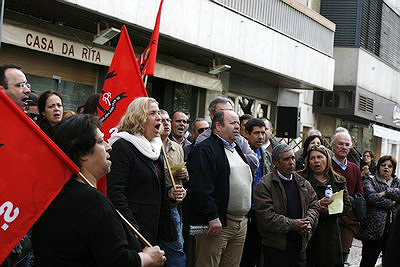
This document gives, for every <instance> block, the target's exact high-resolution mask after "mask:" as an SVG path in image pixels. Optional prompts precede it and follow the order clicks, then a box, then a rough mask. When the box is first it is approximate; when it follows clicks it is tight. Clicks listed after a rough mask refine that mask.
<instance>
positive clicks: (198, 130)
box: [197, 127, 209, 134]
mask: <svg viewBox="0 0 400 267" xmlns="http://www.w3.org/2000/svg"><path fill="white" fill-rule="evenodd" d="M208 128H209V127H205V128H199V129H197V132H198V133H199V134H201V133H203V132H204V131H207V130H208Z"/></svg>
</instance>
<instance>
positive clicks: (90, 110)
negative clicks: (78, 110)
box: [83, 94, 101, 115]
mask: <svg viewBox="0 0 400 267" xmlns="http://www.w3.org/2000/svg"><path fill="white" fill-rule="evenodd" d="M100 96H101V94H94V95H91V96H89V97H88V99H87V100H86V102H85V105H84V106H83V113H86V114H92V115H97V107H98V106H99V99H100Z"/></svg>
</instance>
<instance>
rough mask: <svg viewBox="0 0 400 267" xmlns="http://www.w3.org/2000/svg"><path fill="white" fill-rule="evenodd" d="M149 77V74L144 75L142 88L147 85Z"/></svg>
mask: <svg viewBox="0 0 400 267" xmlns="http://www.w3.org/2000/svg"><path fill="white" fill-rule="evenodd" d="M148 77H149V75H146V76H144V88H146V86H147V78H148Z"/></svg>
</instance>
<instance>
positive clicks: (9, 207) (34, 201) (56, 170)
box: [0, 90, 79, 263]
mask: <svg viewBox="0 0 400 267" xmlns="http://www.w3.org/2000/svg"><path fill="white" fill-rule="evenodd" d="M0 110H1V112H0V121H1V123H0V162H1V169H0V173H1V178H0V244H1V245H0V263H1V262H3V261H4V259H5V258H6V257H7V255H8V254H9V253H10V252H11V250H12V249H13V248H14V247H15V246H16V244H17V243H18V242H19V241H20V240H21V239H22V237H23V236H24V235H25V234H26V233H27V232H28V230H29V229H30V228H31V226H32V225H33V223H34V222H35V221H36V220H37V219H38V218H39V216H40V215H41V214H42V213H43V211H44V210H45V209H46V208H47V206H48V205H49V204H50V203H51V201H53V199H54V198H55V197H56V195H57V194H58V193H59V192H60V190H61V189H62V187H63V186H64V184H65V183H66V182H67V181H68V180H69V179H70V177H71V176H72V174H74V173H77V172H79V168H78V167H77V166H76V165H75V164H74V163H73V162H72V161H71V160H70V159H69V158H68V157H67V156H66V155H65V154H64V153H63V152H62V151H61V150H60V149H59V148H58V147H57V146H56V145H55V144H54V143H53V142H52V141H51V140H50V138H49V137H47V135H46V134H44V133H43V132H42V131H41V130H40V128H39V127H38V126H37V125H36V124H35V123H34V122H33V121H32V120H31V119H29V118H28V116H26V115H25V114H24V113H23V112H22V110H21V109H20V108H19V107H18V106H17V105H16V104H15V103H14V102H13V101H12V100H11V99H10V98H8V97H7V95H6V94H5V93H4V92H3V90H0Z"/></svg>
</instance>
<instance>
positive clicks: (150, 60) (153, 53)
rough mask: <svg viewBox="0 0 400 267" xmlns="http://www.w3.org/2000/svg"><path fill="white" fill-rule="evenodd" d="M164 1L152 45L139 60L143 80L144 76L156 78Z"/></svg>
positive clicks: (155, 26)
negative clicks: (155, 71)
mask: <svg viewBox="0 0 400 267" xmlns="http://www.w3.org/2000/svg"><path fill="white" fill-rule="evenodd" d="M163 2H164V0H161V2H160V7H159V9H158V13H157V18H156V24H155V25H154V30H153V34H152V35H151V39H150V43H149V45H148V46H147V47H146V49H145V50H144V51H143V53H142V55H141V56H140V57H139V59H138V64H139V67H140V72H141V75H142V79H143V78H144V76H146V75H148V76H154V67H155V65H156V58H157V48H158V37H159V33H160V17H161V9H162V4H163Z"/></svg>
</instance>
